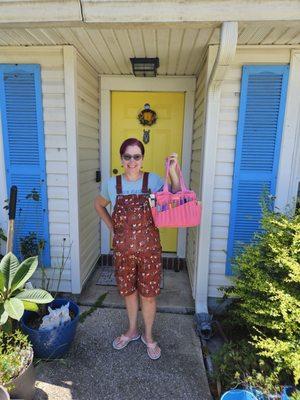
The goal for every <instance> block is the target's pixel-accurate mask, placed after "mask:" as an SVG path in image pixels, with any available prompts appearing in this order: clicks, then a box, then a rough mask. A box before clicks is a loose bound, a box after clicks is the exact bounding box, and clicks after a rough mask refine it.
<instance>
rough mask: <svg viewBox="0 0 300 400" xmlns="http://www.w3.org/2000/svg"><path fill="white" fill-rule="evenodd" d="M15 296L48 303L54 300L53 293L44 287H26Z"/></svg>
mask: <svg viewBox="0 0 300 400" xmlns="http://www.w3.org/2000/svg"><path fill="white" fill-rule="evenodd" d="M15 298H16V299H20V300H26V301H30V302H32V303H38V304H47V303H50V302H51V301H53V297H52V296H51V294H50V293H48V292H46V290H43V289H25V290H23V291H22V292H20V293H18V294H17V295H16V296H15Z"/></svg>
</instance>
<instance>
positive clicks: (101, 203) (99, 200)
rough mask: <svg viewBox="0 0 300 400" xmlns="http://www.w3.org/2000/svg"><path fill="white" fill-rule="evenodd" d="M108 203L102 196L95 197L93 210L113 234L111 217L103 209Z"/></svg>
mask: <svg viewBox="0 0 300 400" xmlns="http://www.w3.org/2000/svg"><path fill="white" fill-rule="evenodd" d="M109 203H110V201H108V200H106V199H105V198H104V197H102V196H97V197H96V198H95V201H94V207H95V210H96V211H97V214H98V215H99V217H100V218H101V219H103V221H104V223H105V225H106V226H107V227H108V229H109V230H110V231H111V232H113V225H112V219H111V216H110V215H109V213H108V211H107V209H106V208H105V207H106V206H107V205H108V204H109Z"/></svg>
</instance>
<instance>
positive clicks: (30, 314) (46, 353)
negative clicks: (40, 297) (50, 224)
mask: <svg viewBox="0 0 300 400" xmlns="http://www.w3.org/2000/svg"><path fill="white" fill-rule="evenodd" d="M21 244H22V247H21V248H22V249H25V250H26V251H27V254H28V252H29V251H30V249H38V251H39V255H41V252H42V250H43V247H44V243H43V242H37V239H36V236H35V234H34V233H33V232H30V234H29V235H28V237H25V238H22V239H21ZM69 255H70V249H69V253H68V254H67V256H65V238H64V239H63V245H62V256H61V262H60V265H59V276H58V279H57V283H56V290H55V291H53V297H54V300H53V301H52V302H51V303H50V304H48V305H47V307H45V306H43V305H42V306H40V307H39V309H38V310H35V311H34V310H33V311H26V312H25V313H24V316H23V318H22V319H21V328H22V330H23V332H24V333H26V334H27V335H28V336H29V338H30V340H31V343H32V345H33V348H34V353H35V355H36V356H37V357H39V358H43V359H54V358H61V357H63V356H64V355H65V354H66V353H67V352H68V350H69V349H70V346H71V344H72V342H73V339H74V337H75V333H76V328H77V324H78V321H79V307H78V305H77V304H76V303H75V302H73V301H72V300H70V299H67V298H57V296H58V293H59V288H60V282H61V277H62V273H63V271H64V267H65V265H66V262H67V260H68V259H69ZM39 260H40V265H39V267H40V268H41V273H42V287H43V288H45V289H46V290H49V287H50V286H52V287H53V285H54V279H53V276H52V277H49V272H47V271H48V269H47V268H45V267H44V265H43V263H42V262H41V260H42V257H39ZM53 272H54V269H52V273H53ZM66 307H68V315H67V314H66V313H67V311H66V310H64V309H66ZM58 309H61V310H62V311H61V312H60V311H58ZM53 310H56V311H53ZM49 311H50V314H51V315H50V317H48V314H49ZM64 311H65V314H64V317H63V312H64ZM52 314H53V315H54V316H53V318H52ZM55 314H57V315H56V316H55ZM58 314H60V315H58ZM66 316H67V318H65V317H66ZM60 317H63V318H60ZM68 317H69V318H68ZM47 318H48V320H49V319H50V318H52V321H51V323H48V326H46V327H43V325H44V324H43V320H45V319H47ZM54 318H56V321H54Z"/></svg>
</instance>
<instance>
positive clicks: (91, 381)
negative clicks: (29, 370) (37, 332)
mask: <svg viewBox="0 0 300 400" xmlns="http://www.w3.org/2000/svg"><path fill="white" fill-rule="evenodd" d="M82 309H83V310H84V309H86V307H82ZM125 327H126V312H125V310H117V309H107V308H99V309H97V310H96V311H95V312H94V313H93V314H92V315H90V316H88V317H87V318H86V320H85V321H84V323H82V324H79V327H78V331H77V333H76V340H75V342H74V343H73V346H72V350H71V351H70V353H69V355H68V357H66V358H65V359H63V360H55V361H51V362H41V363H40V364H39V365H38V367H37V375H38V381H37V385H36V386H37V391H36V395H35V398H34V400H42V399H49V400H71V399H72V400H97V399H99V400H100V399H101V400H131V399H132V400H133V399H134V400H137V399H139V400H161V399H168V400H177V399H178V400H196V399H197V400H198V399H199V400H211V396H210V393H209V389H208V384H207V378H206V373H205V369H204V365H203V359H202V353H201V347H200V342H199V339H198V337H197V336H196V334H195V333H194V326H193V317H192V316H190V315H178V314H163V313H160V314H157V319H156V324H155V337H156V339H157V340H158V342H159V343H160V345H161V348H162V357H161V359H159V360H157V361H152V360H150V359H149V358H148V356H147V354H146V348H145V345H143V344H142V343H141V341H137V342H132V343H130V344H129V345H128V346H127V347H126V348H125V349H123V350H121V351H116V350H114V349H113V348H112V346H111V341H112V339H113V338H114V337H115V336H118V334H120V332H122V331H123V330H124V329H125Z"/></svg>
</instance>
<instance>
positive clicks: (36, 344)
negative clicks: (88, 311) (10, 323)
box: [20, 299, 79, 359]
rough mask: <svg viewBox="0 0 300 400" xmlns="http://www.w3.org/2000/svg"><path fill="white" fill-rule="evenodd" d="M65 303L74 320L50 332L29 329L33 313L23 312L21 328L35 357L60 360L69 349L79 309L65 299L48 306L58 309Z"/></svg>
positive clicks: (57, 300)
mask: <svg viewBox="0 0 300 400" xmlns="http://www.w3.org/2000/svg"><path fill="white" fill-rule="evenodd" d="M67 303H70V306H69V309H70V311H72V312H73V313H74V315H75V316H74V319H72V320H71V321H68V322H66V323H65V324H63V325H61V326H59V327H57V328H53V329H50V330H41V331H39V330H37V329H32V328H29V327H28V326H27V322H28V320H29V318H32V314H35V313H34V312H33V311H25V313H24V315H23V317H22V318H21V321H20V323H21V328H22V331H23V332H24V333H26V334H27V335H28V336H29V339H30V341H31V343H32V346H33V351H34V355H35V356H36V357H39V358H43V359H54V358H61V357H63V356H64V355H65V354H66V353H67V351H68V350H69V349H70V346H71V343H72V341H73V339H74V336H75V332H76V328H77V324H78V320H79V307H78V305H77V304H75V303H73V302H72V301H71V300H67V299H56V300H54V301H53V302H52V303H50V304H49V306H50V307H51V308H59V307H61V306H62V305H65V304H67Z"/></svg>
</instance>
